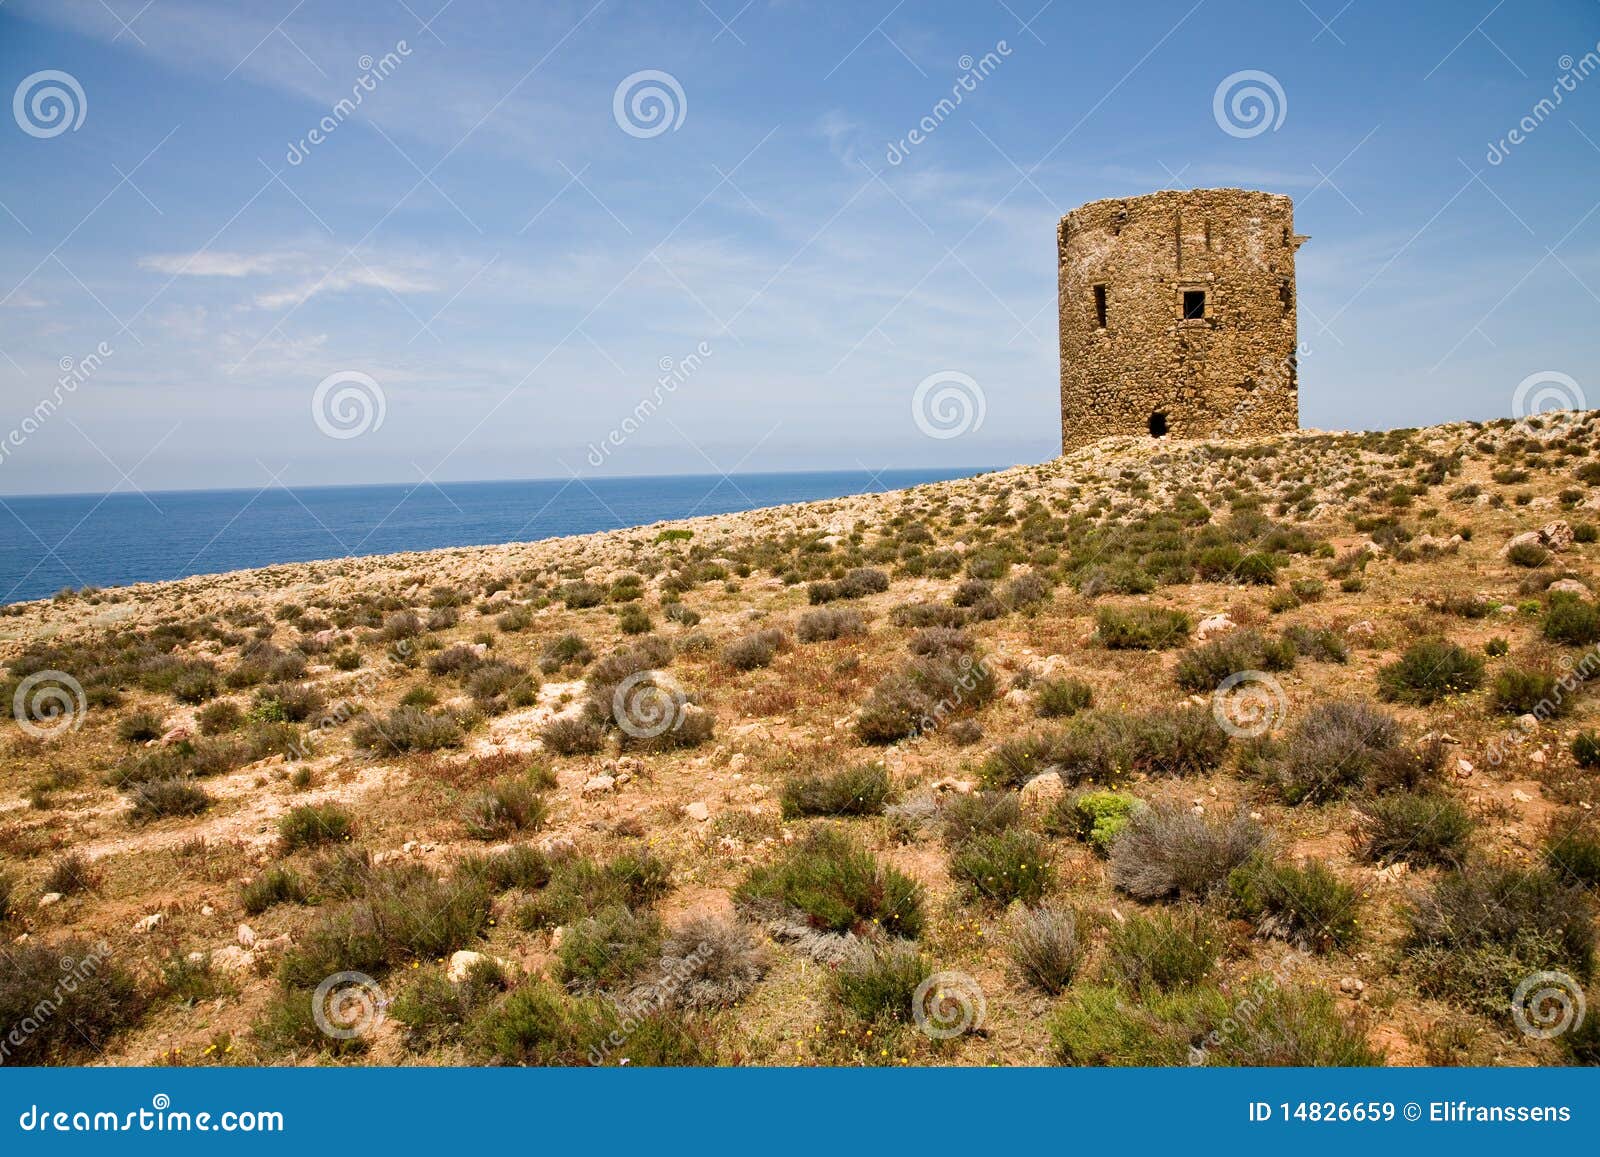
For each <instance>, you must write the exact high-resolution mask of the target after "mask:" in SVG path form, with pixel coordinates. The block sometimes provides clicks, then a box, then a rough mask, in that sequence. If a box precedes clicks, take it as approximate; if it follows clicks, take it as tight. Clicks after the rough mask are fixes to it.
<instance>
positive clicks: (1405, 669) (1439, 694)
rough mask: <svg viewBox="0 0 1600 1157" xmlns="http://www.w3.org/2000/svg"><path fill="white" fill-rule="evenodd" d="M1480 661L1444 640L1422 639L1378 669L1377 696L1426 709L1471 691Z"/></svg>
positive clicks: (1480, 669)
mask: <svg viewBox="0 0 1600 1157" xmlns="http://www.w3.org/2000/svg"><path fill="white" fill-rule="evenodd" d="M1481 682H1483V660H1482V659H1481V658H1479V657H1478V656H1477V655H1474V654H1473V653H1472V652H1471V651H1468V650H1467V649H1466V648H1464V647H1460V646H1457V645H1456V644H1455V643H1452V642H1450V641H1449V640H1447V639H1423V640H1421V641H1420V642H1416V643H1413V644H1412V645H1411V646H1409V647H1407V648H1406V650H1405V652H1404V653H1403V654H1402V655H1401V656H1400V658H1399V659H1397V660H1395V661H1394V662H1393V663H1389V664H1387V665H1386V666H1384V667H1381V668H1379V670H1378V695H1379V697H1380V698H1381V699H1384V700H1386V701H1388V702H1393V703H1410V704H1413V705H1415V706H1418V707H1427V706H1430V705H1431V704H1434V703H1437V702H1438V701H1439V700H1441V699H1443V698H1444V697H1445V696H1447V695H1459V694H1462V693H1464V692H1467V691H1472V690H1475V689H1476V688H1477V686H1478V684H1480V683H1481Z"/></svg>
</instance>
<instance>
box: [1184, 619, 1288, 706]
mask: <svg viewBox="0 0 1600 1157" xmlns="http://www.w3.org/2000/svg"><path fill="white" fill-rule="evenodd" d="M1294 659H1295V649H1294V644H1293V643H1289V642H1285V641H1284V640H1281V639H1280V640H1272V639H1268V638H1266V637H1265V636H1263V635H1262V634H1260V632H1258V631H1251V630H1243V631H1234V632H1233V633H1232V634H1229V635H1225V636H1223V637H1222V638H1220V639H1217V640H1216V641H1214V642H1210V643H1201V644H1200V645H1199V646H1196V647H1190V648H1189V649H1188V650H1186V651H1184V652H1183V653H1182V654H1181V655H1179V656H1178V667H1177V670H1176V671H1175V672H1174V678H1175V679H1176V680H1177V683H1178V686H1179V687H1182V688H1183V689H1184V690H1185V691H1197V692H1209V691H1214V690H1216V688H1217V687H1218V685H1219V684H1221V683H1222V682H1223V680H1225V679H1227V678H1228V677H1229V676H1231V675H1237V674H1238V673H1239V672H1241V671H1287V670H1289V668H1291V667H1293V666H1294Z"/></svg>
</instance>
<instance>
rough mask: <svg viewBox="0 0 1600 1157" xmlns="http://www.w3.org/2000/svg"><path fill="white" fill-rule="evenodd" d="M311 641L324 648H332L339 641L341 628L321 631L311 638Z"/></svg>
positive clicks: (329, 628)
mask: <svg viewBox="0 0 1600 1157" xmlns="http://www.w3.org/2000/svg"><path fill="white" fill-rule="evenodd" d="M311 641H312V642H314V643H316V644H318V645H320V646H323V647H331V646H333V644H334V643H336V642H338V641H339V628H338V627H327V628H325V629H323V630H320V631H318V632H317V633H316V634H314V635H312V636H311Z"/></svg>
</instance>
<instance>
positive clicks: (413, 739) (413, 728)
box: [350, 706, 461, 754]
mask: <svg viewBox="0 0 1600 1157" xmlns="http://www.w3.org/2000/svg"><path fill="white" fill-rule="evenodd" d="M350 741H351V742H352V743H354V744H355V745H356V746H357V747H361V748H365V749H366V750H368V751H373V752H378V753H382V754H389V753H399V752H407V751H438V750H439V749H440V748H443V747H456V746H458V745H459V744H460V743H461V725H460V724H459V723H458V722H456V720H455V719H453V718H451V717H450V716H449V715H432V714H429V713H428V712H426V711H423V710H422V709H420V708H418V707H406V706H401V707H395V708H393V709H392V710H391V711H390V712H389V714H388V715H386V716H384V718H383V719H382V721H379V720H376V719H373V718H372V717H371V716H363V717H362V718H361V720H360V721H359V722H357V724H356V726H355V729H354V731H353V733H352V734H351V737H350Z"/></svg>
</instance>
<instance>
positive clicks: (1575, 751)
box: [1571, 731, 1600, 767]
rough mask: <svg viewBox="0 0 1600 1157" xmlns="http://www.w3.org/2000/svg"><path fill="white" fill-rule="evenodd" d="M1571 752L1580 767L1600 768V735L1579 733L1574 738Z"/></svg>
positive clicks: (1585, 732)
mask: <svg viewBox="0 0 1600 1157" xmlns="http://www.w3.org/2000/svg"><path fill="white" fill-rule="evenodd" d="M1571 750H1572V758H1573V759H1574V760H1576V761H1577V763H1578V766H1579V767H1600V733H1596V732H1593V731H1580V732H1578V734H1577V735H1575V736H1573V737H1572V749H1571Z"/></svg>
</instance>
